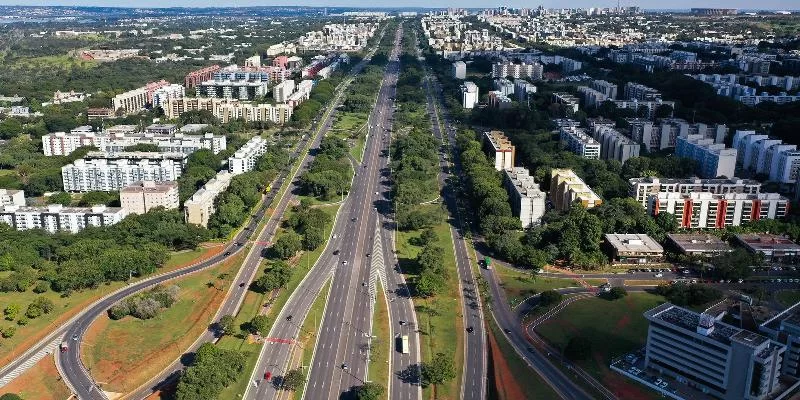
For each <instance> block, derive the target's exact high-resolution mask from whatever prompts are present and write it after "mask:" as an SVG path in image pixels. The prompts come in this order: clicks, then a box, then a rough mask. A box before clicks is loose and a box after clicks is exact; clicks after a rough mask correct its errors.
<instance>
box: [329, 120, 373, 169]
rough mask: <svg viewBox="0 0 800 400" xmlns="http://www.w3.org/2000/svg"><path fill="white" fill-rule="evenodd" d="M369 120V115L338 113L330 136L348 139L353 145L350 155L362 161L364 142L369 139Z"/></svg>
mask: <svg viewBox="0 0 800 400" xmlns="http://www.w3.org/2000/svg"><path fill="white" fill-rule="evenodd" d="M368 118H369V114H367V113H356V112H338V113H337V114H336V120H335V121H334V123H333V126H332V127H331V130H330V134H333V135H335V136H336V137H340V138H342V139H347V140H349V141H350V142H351V143H352V144H353V145H352V147H351V148H350V154H351V155H352V156H353V158H355V159H356V160H358V161H361V157H362V155H363V150H364V142H365V141H366V139H367V128H366V127H365V124H366V123H367V119H368Z"/></svg>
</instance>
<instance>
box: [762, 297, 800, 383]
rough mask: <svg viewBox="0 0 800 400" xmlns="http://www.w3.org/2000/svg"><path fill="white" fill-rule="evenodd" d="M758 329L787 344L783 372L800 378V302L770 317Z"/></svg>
mask: <svg viewBox="0 0 800 400" xmlns="http://www.w3.org/2000/svg"><path fill="white" fill-rule="evenodd" d="M758 330H759V331H760V332H761V333H763V334H765V335H767V336H769V338H770V339H772V340H774V341H776V342H778V343H781V344H783V345H785V346H786V352H785V353H784V356H783V363H782V365H781V367H782V369H781V372H783V374H784V375H786V376H788V377H790V378H792V379H798V378H800V303H796V304H794V305H793V306H791V307H789V309H787V310H784V311H783V312H781V313H780V314H778V315H776V316H774V317H772V318H770V319H769V320H768V321H767V322H764V323H763V324H761V326H759V327H758Z"/></svg>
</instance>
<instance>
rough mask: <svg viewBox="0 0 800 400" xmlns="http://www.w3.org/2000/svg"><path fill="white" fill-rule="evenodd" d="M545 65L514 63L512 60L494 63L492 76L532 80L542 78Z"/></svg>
mask: <svg viewBox="0 0 800 400" xmlns="http://www.w3.org/2000/svg"><path fill="white" fill-rule="evenodd" d="M543 72H544V67H543V66H542V64H539V63H533V64H526V63H522V64H514V63H512V62H509V61H507V62H499V63H494V64H492V78H506V77H509V76H510V77H512V78H514V79H519V78H524V79H531V80H541V79H542V73H543Z"/></svg>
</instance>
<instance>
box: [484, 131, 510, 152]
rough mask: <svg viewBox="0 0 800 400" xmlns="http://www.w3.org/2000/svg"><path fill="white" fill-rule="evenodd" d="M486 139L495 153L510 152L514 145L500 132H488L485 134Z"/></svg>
mask: <svg viewBox="0 0 800 400" xmlns="http://www.w3.org/2000/svg"><path fill="white" fill-rule="evenodd" d="M485 136H486V139H487V140H488V141H489V143H490V144H491V145H492V147H493V148H494V150H495V151H512V150H514V145H513V144H511V141H510V140H508V138H507V137H506V135H505V134H504V133H503V132H501V131H489V132H486V134H485Z"/></svg>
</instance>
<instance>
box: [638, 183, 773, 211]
mask: <svg viewBox="0 0 800 400" xmlns="http://www.w3.org/2000/svg"><path fill="white" fill-rule="evenodd" d="M658 193H680V194H682V195H688V194H690V193H713V194H728V193H743V194H759V193H761V182H759V181H755V180H752V179H739V178H731V179H700V178H691V179H661V178H655V177H647V178H631V179H629V180H628V195H629V196H631V197H633V198H634V199H636V201H638V202H639V203H641V204H642V206H643V207H647V199H648V198H649V197H650V196H652V195H656V194H658Z"/></svg>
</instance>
